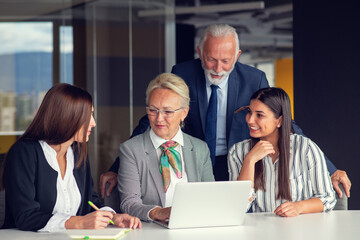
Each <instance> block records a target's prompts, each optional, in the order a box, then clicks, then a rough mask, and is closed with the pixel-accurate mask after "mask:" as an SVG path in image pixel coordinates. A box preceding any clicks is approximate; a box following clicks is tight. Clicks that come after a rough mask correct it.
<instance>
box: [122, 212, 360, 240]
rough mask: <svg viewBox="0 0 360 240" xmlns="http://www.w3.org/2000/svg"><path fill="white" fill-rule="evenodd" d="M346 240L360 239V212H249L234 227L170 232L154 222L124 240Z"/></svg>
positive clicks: (127, 235) (134, 231)
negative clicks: (289, 214) (284, 214)
mask: <svg viewBox="0 0 360 240" xmlns="http://www.w3.org/2000/svg"><path fill="white" fill-rule="evenodd" d="M138 239H141V240H154V239H157V240H192V239H194V240H195V239H196V240H199V239H204V240H212V239H214V240H215V239H216V240H232V239H234V240H235V239H236V240H239V239H241V240H248V239H249V240H260V239H266V240H271V239H274V240H275V239H276V240H281V239H286V240H298V239H299V240H312V239H314V240H345V239H349V240H350V239H356V240H358V239H360V211H333V212H330V213H316V214H305V215H300V216H297V217H292V218H283V217H278V216H276V215H274V214H272V213H250V214H247V215H246V218H245V223H244V225H242V226H235V227H214V228H196V229H195V228H194V229H173V230H168V229H164V228H163V227H161V226H159V225H157V224H155V223H143V228H142V229H141V230H133V231H131V232H129V233H128V234H126V236H125V237H124V240H138Z"/></svg>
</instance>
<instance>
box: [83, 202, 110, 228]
mask: <svg viewBox="0 0 360 240" xmlns="http://www.w3.org/2000/svg"><path fill="white" fill-rule="evenodd" d="M88 203H89V205H90V206H92V207H93V208H94V209H95V210H96V211H99V210H100V209H99V208H98V207H97V206H96V205H95V204H93V203H92V202H91V201H88ZM110 223H111V224H114V222H113V220H111V219H110Z"/></svg>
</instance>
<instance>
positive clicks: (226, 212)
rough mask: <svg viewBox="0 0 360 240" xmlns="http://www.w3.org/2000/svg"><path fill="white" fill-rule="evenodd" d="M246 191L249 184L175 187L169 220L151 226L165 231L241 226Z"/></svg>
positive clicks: (185, 184)
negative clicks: (156, 225) (158, 226)
mask: <svg viewBox="0 0 360 240" xmlns="http://www.w3.org/2000/svg"><path fill="white" fill-rule="evenodd" d="M250 188H251V181H226V182H225V181H224V182H191V183H178V184H177V185H176V186H175V192H174V197H173V202H172V208H171V214H170V218H169V220H168V221H166V222H160V221H154V222H156V223H158V224H160V225H162V226H164V227H167V228H169V229H175V228H196V227H220V226H235V225H241V224H243V222H244V218H245V213H246V207H247V204H248V199H249V195H250Z"/></svg>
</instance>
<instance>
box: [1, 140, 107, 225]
mask: <svg viewBox="0 0 360 240" xmlns="http://www.w3.org/2000/svg"><path fill="white" fill-rule="evenodd" d="M74 155H75V159H77V153H76V150H75V151H74ZM75 164H76V163H75ZM73 173H74V177H75V179H76V183H77V185H78V188H79V190H80V195H81V204H80V207H79V210H78V212H77V215H86V214H87V213H89V212H91V211H92V209H91V207H90V205H89V204H88V203H87V202H88V201H89V200H90V201H93V203H94V204H95V205H98V206H101V202H100V199H99V197H98V196H97V194H96V193H95V192H94V191H93V181H92V177H91V170H90V164H89V162H88V161H87V163H86V167H85V168H84V166H80V167H79V168H75V169H74V170H73ZM57 176H58V174H57V172H56V171H55V170H54V169H53V168H52V167H50V165H49V164H48V162H47V161H46V159H45V155H44V152H43V150H42V148H41V145H40V143H39V142H38V141H35V140H21V141H17V142H16V143H15V144H14V145H13V146H12V147H11V148H10V150H9V152H8V154H7V157H6V165H5V171H4V185H5V209H6V211H5V222H4V225H3V228H15V227H16V228H19V229H21V230H27V231H29V230H30V231H37V230H39V229H41V228H43V227H45V225H46V224H47V222H48V221H49V219H50V218H51V217H52V211H53V209H54V206H55V203H56V197H57V192H56V180H57Z"/></svg>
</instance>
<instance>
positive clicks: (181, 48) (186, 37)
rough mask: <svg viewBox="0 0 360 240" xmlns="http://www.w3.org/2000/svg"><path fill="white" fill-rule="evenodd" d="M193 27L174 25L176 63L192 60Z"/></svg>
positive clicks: (193, 47)
mask: <svg viewBox="0 0 360 240" xmlns="http://www.w3.org/2000/svg"><path fill="white" fill-rule="evenodd" d="M194 39H195V27H194V26H192V25H187V24H179V23H178V24H176V63H182V62H186V61H190V60H192V59H194V53H195V52H194V49H195V46H194V45H195V43H194Z"/></svg>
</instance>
